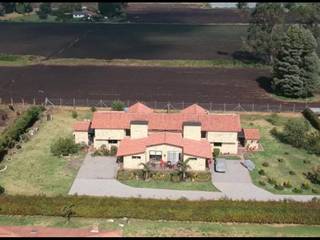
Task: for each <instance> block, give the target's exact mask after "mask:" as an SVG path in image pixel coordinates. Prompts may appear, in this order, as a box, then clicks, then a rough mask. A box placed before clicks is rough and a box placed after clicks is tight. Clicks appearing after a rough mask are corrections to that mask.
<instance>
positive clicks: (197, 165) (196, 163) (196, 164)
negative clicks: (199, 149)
mask: <svg viewBox="0 0 320 240" xmlns="http://www.w3.org/2000/svg"><path fill="white" fill-rule="evenodd" d="M188 158H196V160H190V161H189V162H188V165H189V166H190V170H192V171H205V170H206V159H205V158H200V157H194V156H190V155H187V154H184V156H183V161H185V160H187V159H188Z"/></svg>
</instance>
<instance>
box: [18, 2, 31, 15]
mask: <svg viewBox="0 0 320 240" xmlns="http://www.w3.org/2000/svg"><path fill="white" fill-rule="evenodd" d="M32 10H33V8H32V6H31V4H30V3H26V2H18V3H16V6H15V11H16V12H17V13H20V14H25V13H29V12H32Z"/></svg>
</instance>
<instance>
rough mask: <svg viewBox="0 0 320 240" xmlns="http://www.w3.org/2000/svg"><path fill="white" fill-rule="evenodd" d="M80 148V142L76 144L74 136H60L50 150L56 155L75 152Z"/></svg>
mask: <svg viewBox="0 0 320 240" xmlns="http://www.w3.org/2000/svg"><path fill="white" fill-rule="evenodd" d="M79 150H80V144H76V143H75V142H74V140H73V138H72V137H66V138H61V137H60V138H59V139H58V140H57V141H55V142H53V143H52V145H51V146H50V151H51V153H52V154H53V155H54V156H67V155H69V154H75V153H77V152H78V151H79Z"/></svg>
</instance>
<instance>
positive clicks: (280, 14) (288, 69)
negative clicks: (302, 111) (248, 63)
mask: <svg viewBox="0 0 320 240" xmlns="http://www.w3.org/2000/svg"><path fill="white" fill-rule="evenodd" d="M242 8H243V6H242ZM288 11H289V12H290V13H291V15H292V16H294V18H295V19H294V21H295V22H296V23H295V24H286V21H285V16H286V13H287V12H288ZM319 21H320V3H308V4H299V5H298V4H291V3H287V4H283V3H257V5H256V8H255V9H254V10H253V11H252V13H251V18H250V23H249V28H248V36H247V38H246V39H245V41H244V46H245V48H246V49H247V50H248V51H250V52H252V53H253V54H254V55H256V56H258V57H259V58H260V59H262V60H263V61H264V62H265V63H267V64H270V65H272V67H273V72H272V77H273V78H272V81H271V87H272V89H273V91H274V93H275V94H277V95H281V96H285V97H292V98H300V97H302V98H305V97H310V96H312V95H313V94H314V92H316V91H317V90H318V89H319V88H320V60H319V57H318V55H317V53H316V51H317V49H318V42H319V41H320V31H319V29H320V27H319Z"/></svg>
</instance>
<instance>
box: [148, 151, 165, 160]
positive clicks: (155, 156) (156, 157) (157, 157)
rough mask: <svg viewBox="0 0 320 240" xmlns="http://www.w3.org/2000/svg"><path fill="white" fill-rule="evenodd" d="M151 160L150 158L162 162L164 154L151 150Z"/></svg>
mask: <svg viewBox="0 0 320 240" xmlns="http://www.w3.org/2000/svg"><path fill="white" fill-rule="evenodd" d="M149 158H150V160H157V161H160V160H161V158H162V152H161V151H153V150H151V151H149Z"/></svg>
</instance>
